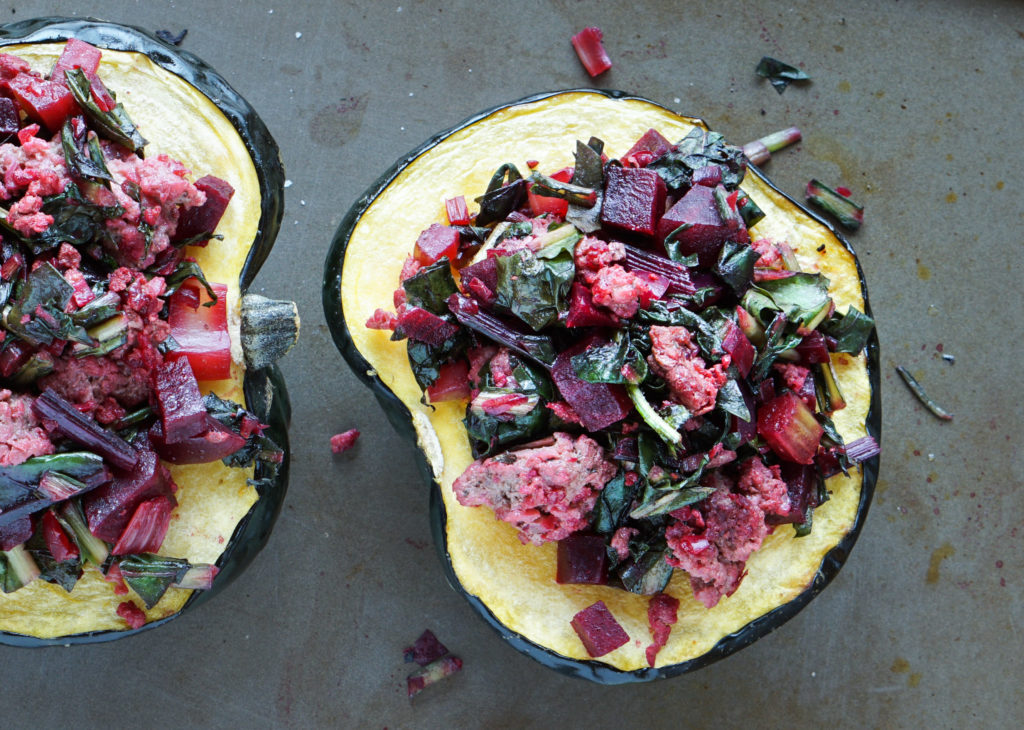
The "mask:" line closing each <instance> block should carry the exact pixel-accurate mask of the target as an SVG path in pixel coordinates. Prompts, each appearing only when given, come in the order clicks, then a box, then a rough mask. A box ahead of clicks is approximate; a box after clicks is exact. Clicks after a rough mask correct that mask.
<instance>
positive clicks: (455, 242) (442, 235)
mask: <svg viewBox="0 0 1024 730" xmlns="http://www.w3.org/2000/svg"><path fill="white" fill-rule="evenodd" d="M412 255H413V257H415V259H416V260H417V261H419V262H420V263H421V264H423V265H424V266H427V265H429V264H432V263H435V262H436V261H439V260H440V259H441V257H442V256H447V257H448V260H449V261H454V260H455V257H456V256H458V255H459V232H458V231H457V230H455V229H454V228H452V227H450V226H445V225H441V224H440V223H432V224H431V225H430V227H429V228H427V229H426V230H425V231H423V232H422V233H421V234H420V237H419V238H417V239H416V246H415V247H414V248H413V251H412Z"/></svg>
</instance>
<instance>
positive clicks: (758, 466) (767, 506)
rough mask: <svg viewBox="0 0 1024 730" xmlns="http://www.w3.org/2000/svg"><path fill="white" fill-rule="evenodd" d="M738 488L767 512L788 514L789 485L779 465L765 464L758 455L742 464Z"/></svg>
mask: <svg viewBox="0 0 1024 730" xmlns="http://www.w3.org/2000/svg"><path fill="white" fill-rule="evenodd" d="M736 486H737V488H738V489H739V491H740V492H741V493H743V494H744V495H746V496H747V498H748V499H749V500H750V501H751V502H753V503H754V504H755V505H757V508H758V509H760V510H761V511H762V512H764V513H766V514H773V515H780V516H782V515H788V514H789V509H790V504H789V487H788V486H787V485H786V482H784V481H782V476H781V470H780V469H779V467H778V466H777V465H775V466H765V465H764V463H763V462H762V461H761V460H760V459H758V458H757V457H756V456H754V457H751V458H749V459H747V460H746V461H745V462H743V464H742V465H741V466H740V478H739V482H738V483H737V485H736Z"/></svg>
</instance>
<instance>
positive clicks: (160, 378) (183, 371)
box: [153, 358, 207, 444]
mask: <svg viewBox="0 0 1024 730" xmlns="http://www.w3.org/2000/svg"><path fill="white" fill-rule="evenodd" d="M153 395H154V397H155V398H156V405H157V410H158V411H159V413H160V424H161V426H162V427H163V438H164V442H165V443H168V444H173V443H177V442H179V441H182V440H184V439H186V438H188V437H190V436H195V435H197V434H198V433H200V432H202V431H203V430H204V429H205V428H206V427H207V412H206V406H205V404H204V403H203V394H202V393H200V392H199V383H198V382H196V376H195V375H194V374H193V373H192V367H191V366H190V365H189V364H188V360H187V359H185V358H182V359H180V360H172V361H171V362H167V363H164V364H163V365H161V366H160V367H159V368H157V370H156V372H155V373H154V375H153Z"/></svg>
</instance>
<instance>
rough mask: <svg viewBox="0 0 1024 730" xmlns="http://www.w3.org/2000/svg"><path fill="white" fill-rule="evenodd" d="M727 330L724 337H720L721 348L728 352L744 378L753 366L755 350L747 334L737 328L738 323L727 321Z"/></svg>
mask: <svg viewBox="0 0 1024 730" xmlns="http://www.w3.org/2000/svg"><path fill="white" fill-rule="evenodd" d="M728 327H729V331H728V332H727V333H726V335H725V337H723V338H722V349H723V350H725V351H726V352H728V353H729V355H730V356H731V357H732V364H733V365H735V366H736V370H737V371H739V374H740V375H742V376H743V377H744V378H745V377H747V375H749V374H750V369H751V368H752V367H754V358H755V357H756V356H757V350H756V349H755V348H754V346H753V345H752V344H750V340H748V339H747V336H746V335H745V334H743V330H741V329H740V328H739V325H737V324H735V323H734V322H731V321H730V322H729V325H728Z"/></svg>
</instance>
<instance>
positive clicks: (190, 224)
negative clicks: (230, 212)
mask: <svg viewBox="0 0 1024 730" xmlns="http://www.w3.org/2000/svg"><path fill="white" fill-rule="evenodd" d="M196 187H197V188H198V189H199V190H201V191H203V192H204V193H205V194H206V202H205V203H203V204H202V205H200V206H198V207H195V208H187V209H186V210H184V211H183V212H182V214H181V217H180V218H179V219H178V227H177V228H176V229H175V231H174V240H175V241H185V240H187V239H190V238H195V237H196V236H205V238H203V239H201V240H200V241H197V242H194V243H193V244H192V245H194V246H205V245H206V244H207V243H209V241H210V236H212V235H213V233H214V231H216V230H217V225H218V224H219V223H220V219H221V218H223V217H224V211H225V210H227V207H228V203H230V202H231V197H232V196H233V195H234V194H235V189H234V187H232V186H231V183H229V182H227V181H226V180H221V179H220V178H219V177H214V176H213V175H205V176H203V177H201V178H199V179H198V180H196Z"/></svg>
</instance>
